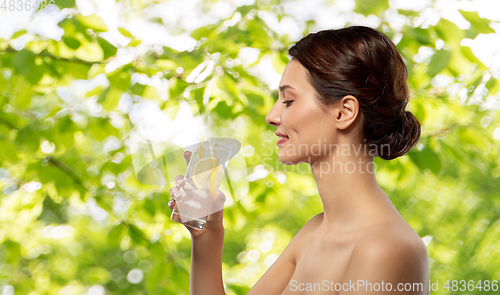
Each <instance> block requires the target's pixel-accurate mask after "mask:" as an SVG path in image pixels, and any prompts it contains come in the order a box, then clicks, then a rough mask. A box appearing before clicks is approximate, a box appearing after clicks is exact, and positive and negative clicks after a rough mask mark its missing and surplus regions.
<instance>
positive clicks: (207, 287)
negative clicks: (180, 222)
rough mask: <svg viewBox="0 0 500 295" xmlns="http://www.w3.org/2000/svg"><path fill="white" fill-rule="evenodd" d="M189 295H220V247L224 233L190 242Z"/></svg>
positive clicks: (194, 238)
mask: <svg viewBox="0 0 500 295" xmlns="http://www.w3.org/2000/svg"><path fill="white" fill-rule="evenodd" d="M191 241H192V242H191V245H192V247H191V280H190V292H189V293H190V294H191V295H198V294H203V295H222V294H225V292H224V285H223V282H222V246H223V242H224V232H222V233H215V234H214V235H210V236H209V235H202V236H199V237H193V238H192V240H191Z"/></svg>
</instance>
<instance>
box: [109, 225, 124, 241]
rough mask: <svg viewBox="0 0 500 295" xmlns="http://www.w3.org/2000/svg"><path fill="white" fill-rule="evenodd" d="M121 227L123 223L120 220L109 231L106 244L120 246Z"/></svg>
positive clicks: (122, 227)
mask: <svg viewBox="0 0 500 295" xmlns="http://www.w3.org/2000/svg"><path fill="white" fill-rule="evenodd" d="M123 229H124V226H123V223H121V222H120V223H118V224H117V225H116V226H114V227H113V228H112V229H111V230H110V231H109V233H108V244H109V245H110V246H111V247H118V246H120V241H121V239H122V235H123Z"/></svg>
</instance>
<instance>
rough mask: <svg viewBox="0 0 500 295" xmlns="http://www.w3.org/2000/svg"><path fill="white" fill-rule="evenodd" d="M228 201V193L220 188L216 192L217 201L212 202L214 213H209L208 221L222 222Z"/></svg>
mask: <svg viewBox="0 0 500 295" xmlns="http://www.w3.org/2000/svg"><path fill="white" fill-rule="evenodd" d="M225 202H226V195H225V194H224V193H223V192H222V191H221V190H218V191H217V192H216V193H215V201H214V203H213V204H212V212H213V213H212V214H210V215H208V218H207V222H210V223H221V222H222V218H223V211H224V210H223V209H224V203H225Z"/></svg>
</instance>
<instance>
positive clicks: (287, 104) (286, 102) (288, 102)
mask: <svg viewBox="0 0 500 295" xmlns="http://www.w3.org/2000/svg"><path fill="white" fill-rule="evenodd" d="M292 102H293V100H287V101H284V102H283V103H284V104H286V107H289V106H290V105H291V104H292Z"/></svg>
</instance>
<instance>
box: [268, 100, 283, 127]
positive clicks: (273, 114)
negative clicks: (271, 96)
mask: <svg viewBox="0 0 500 295" xmlns="http://www.w3.org/2000/svg"><path fill="white" fill-rule="evenodd" d="M266 122H267V124H269V125H271V126H276V127H278V126H279V125H280V124H281V115H280V114H279V110H278V108H277V107H276V103H275V104H274V105H273V107H272V108H271V110H270V111H269V113H268V114H267V116H266Z"/></svg>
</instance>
